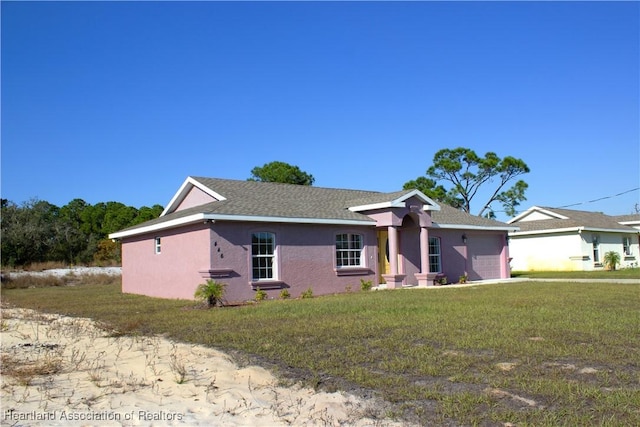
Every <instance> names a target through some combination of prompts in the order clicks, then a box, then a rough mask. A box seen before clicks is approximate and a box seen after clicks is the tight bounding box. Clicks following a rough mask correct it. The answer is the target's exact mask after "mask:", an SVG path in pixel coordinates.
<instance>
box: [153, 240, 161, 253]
mask: <svg viewBox="0 0 640 427" xmlns="http://www.w3.org/2000/svg"><path fill="white" fill-rule="evenodd" d="M161 239H162V238H161V237H154V239H153V243H154V253H155V254H156V255H160V254H161V253H162V240H161Z"/></svg>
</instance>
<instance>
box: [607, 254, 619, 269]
mask: <svg viewBox="0 0 640 427" xmlns="http://www.w3.org/2000/svg"><path fill="white" fill-rule="evenodd" d="M618 264H620V254H619V253H618V252H616V251H609V252H607V253H606V254H604V265H605V266H606V267H607V269H608V270H611V271H614V270H615V269H616V266H617V265H618Z"/></svg>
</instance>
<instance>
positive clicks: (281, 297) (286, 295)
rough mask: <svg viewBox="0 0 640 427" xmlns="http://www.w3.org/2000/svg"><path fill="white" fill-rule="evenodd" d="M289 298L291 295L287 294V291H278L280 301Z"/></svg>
mask: <svg viewBox="0 0 640 427" xmlns="http://www.w3.org/2000/svg"><path fill="white" fill-rule="evenodd" d="M289 298H291V294H290V293H289V291H288V290H286V289H283V290H281V291H280V299H289Z"/></svg>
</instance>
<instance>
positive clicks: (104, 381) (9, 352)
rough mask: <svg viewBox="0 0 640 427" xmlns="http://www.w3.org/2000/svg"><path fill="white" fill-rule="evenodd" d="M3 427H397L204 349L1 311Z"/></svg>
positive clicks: (353, 404) (345, 398)
mask: <svg viewBox="0 0 640 427" xmlns="http://www.w3.org/2000/svg"><path fill="white" fill-rule="evenodd" d="M1 345H2V382H1V394H0V398H1V402H2V413H1V414H0V420H1V424H2V425H21V426H69V425H71V426H173V425H194V426H198V425H201V426H222V425H224V426H285V425H294V426H345V425H348V426H400V425H402V424H401V423H397V422H393V421H391V420H387V419H383V418H382V416H383V414H382V412H383V411H382V410H381V409H379V407H378V406H377V405H376V404H375V402H373V401H364V400H362V399H359V398H356V397H355V396H352V395H348V394H344V393H322V392H315V391H313V390H311V389H306V388H300V387H298V386H293V387H283V386H281V385H279V383H278V380H277V379H276V378H275V377H274V376H273V375H272V374H271V373H270V372H269V371H267V370H265V369H263V368H261V367H258V366H245V367H241V366H238V365H237V364H235V363H234V362H233V360H232V359H231V358H230V357H229V356H227V355H226V354H224V353H222V352H219V351H216V350H214V349H211V348H207V347H204V346H197V345H187V344H181V343H175V342H171V341H169V340H167V339H164V338H161V337H129V336H113V335H112V334H111V333H110V332H109V331H107V330H105V329H103V328H100V327H99V325H97V324H96V323H95V322H93V321H91V320H89V319H79V318H71V317H63V316H58V315H48V314H41V313H38V312H35V311H32V310H25V309H6V310H3V311H2V328H1Z"/></svg>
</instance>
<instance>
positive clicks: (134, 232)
mask: <svg viewBox="0 0 640 427" xmlns="http://www.w3.org/2000/svg"><path fill="white" fill-rule="evenodd" d="M201 221H202V222H207V221H209V222H215V221H244V222H277V223H289V224H325V225H357V226H375V225H376V222H375V221H373V220H357V219H341V218H289V217H270V216H257V215H255V216H253V215H225V214H208V213H198V214H194V215H190V216H186V217H183V218H177V219H175V220H169V221H165V222H160V223H157V224H153V225H149V226H146V227H144V226H143V227H138V228H134V229H129V230H122V231H118V232H115V233H111V234H109V238H110V239H121V238H123V237H133V236H139V235H142V234H148V233H153V232H157V231H162V230H168V229H171V228H177V227H182V226H185V225H189V224H194V223H198V222H201Z"/></svg>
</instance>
